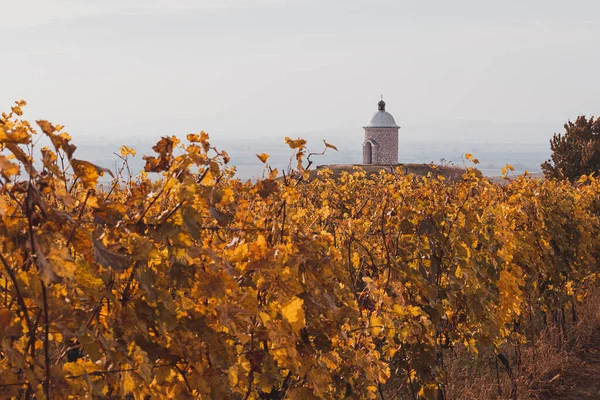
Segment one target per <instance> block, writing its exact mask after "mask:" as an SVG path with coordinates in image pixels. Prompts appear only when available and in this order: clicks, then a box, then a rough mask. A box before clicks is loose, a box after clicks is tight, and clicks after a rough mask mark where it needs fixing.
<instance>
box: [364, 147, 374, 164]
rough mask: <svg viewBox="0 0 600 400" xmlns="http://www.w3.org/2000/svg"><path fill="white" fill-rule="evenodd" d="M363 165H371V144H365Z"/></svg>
mask: <svg viewBox="0 0 600 400" xmlns="http://www.w3.org/2000/svg"><path fill="white" fill-rule="evenodd" d="M365 164H373V145H372V144H371V142H366V143H365Z"/></svg>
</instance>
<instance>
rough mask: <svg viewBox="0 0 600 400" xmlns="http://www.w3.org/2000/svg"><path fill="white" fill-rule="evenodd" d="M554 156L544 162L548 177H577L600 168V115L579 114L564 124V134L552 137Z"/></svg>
mask: <svg viewBox="0 0 600 400" xmlns="http://www.w3.org/2000/svg"><path fill="white" fill-rule="evenodd" d="M550 149H551V150H552V156H551V160H548V161H546V162H544V163H543V164H542V170H543V171H544V175H545V176H546V177H548V178H557V179H568V180H570V181H576V180H577V179H579V177H580V176H581V175H589V174H592V173H598V171H600V119H594V117H591V118H590V119H589V120H588V119H587V118H586V117H585V116H583V115H582V116H579V117H577V120H576V121H575V122H574V123H573V122H571V121H569V122H568V123H566V124H565V133H564V134H560V133H559V134H554V136H553V137H552V139H551V140H550Z"/></svg>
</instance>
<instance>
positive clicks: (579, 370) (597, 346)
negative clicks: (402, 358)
mask: <svg viewBox="0 0 600 400" xmlns="http://www.w3.org/2000/svg"><path fill="white" fill-rule="evenodd" d="M567 314H568V315H567V316H566V318H565V322H564V324H554V323H552V324H548V326H547V327H545V325H544V324H543V322H542V321H537V322H536V323H535V324H533V323H530V324H529V325H528V326H523V327H522V329H524V330H525V331H527V330H528V329H529V331H530V332H531V331H532V330H535V331H536V332H539V333H538V334H537V335H536V337H537V339H536V340H535V342H533V343H527V344H525V345H518V346H517V345H510V346H503V348H502V356H503V357H505V360H506V364H505V363H503V362H502V361H501V360H500V359H499V358H498V357H497V356H496V354H494V352H493V351H491V350H489V351H484V350H483V349H480V354H479V356H474V355H473V354H472V353H470V352H468V351H466V350H465V349H464V348H454V349H452V350H449V351H447V352H446V353H445V354H444V364H445V378H444V379H443V380H444V382H445V397H446V399H448V400H487V399H519V400H521V399H523V400H526V399H527V400H529V399H531V400H533V399H536V400H538V399H539V400H541V399H567V400H575V399H578V400H584V399H600V288H598V289H596V290H595V291H593V292H592V293H591V294H590V295H589V296H588V297H587V298H586V299H585V300H584V302H583V303H582V304H580V305H579V306H578V307H577V314H578V315H577V318H576V320H575V321H574V320H573V316H572V314H570V313H567ZM533 325H535V326H533ZM507 367H508V368H507ZM401 375H402V376H401ZM405 379H406V377H405V376H404V374H403V373H402V372H400V375H399V376H397V377H396V379H394V377H392V379H391V381H390V382H389V384H388V385H387V388H386V390H385V394H384V395H385V397H384V398H385V399H386V400H388V399H413V396H412V395H411V393H410V391H409V390H408V387H407V386H406V384H405V383H404V382H406V381H405Z"/></svg>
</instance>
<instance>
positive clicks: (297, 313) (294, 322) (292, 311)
mask: <svg viewBox="0 0 600 400" xmlns="http://www.w3.org/2000/svg"><path fill="white" fill-rule="evenodd" d="M303 306H304V300H302V299H301V298H299V297H294V298H293V299H292V300H290V301H289V302H288V303H287V304H286V305H285V306H283V308H282V309H281V315H283V317H284V318H285V319H286V320H287V321H288V322H289V323H290V325H291V326H292V329H293V330H294V332H297V331H299V330H300V329H302V328H304V326H305V325H306V319H305V316H304V308H303Z"/></svg>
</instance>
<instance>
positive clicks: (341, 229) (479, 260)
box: [0, 103, 600, 399]
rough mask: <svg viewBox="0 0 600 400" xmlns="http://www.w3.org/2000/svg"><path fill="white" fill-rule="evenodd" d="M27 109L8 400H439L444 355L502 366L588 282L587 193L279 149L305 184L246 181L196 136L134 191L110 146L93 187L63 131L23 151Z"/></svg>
mask: <svg viewBox="0 0 600 400" xmlns="http://www.w3.org/2000/svg"><path fill="white" fill-rule="evenodd" d="M23 105H24V103H18V104H17V106H16V108H18V110H15V109H13V112H11V113H9V114H4V115H3V118H2V120H1V123H0V129H1V131H2V134H1V135H0V143H1V144H2V146H3V148H4V151H3V153H4V154H3V156H2V158H0V172H1V175H2V178H1V184H2V187H1V189H0V233H1V235H0V262H1V267H0V271H1V276H0V290H1V291H2V299H1V300H2V303H1V305H0V338H1V339H2V340H1V343H2V347H1V349H0V390H2V393H3V395H5V394H6V396H12V397H15V398H38V399H41V398H67V397H68V396H75V397H85V396H87V397H90V398H109V399H111V398H114V399H117V398H119V399H120V398H124V397H127V398H136V399H145V398H149V397H147V396H151V398H165V399H170V398H177V399H186V398H234V399H256V398H269V399H278V398H284V397H285V398H290V399H299V398H302V399H311V398H357V399H358V398H376V397H377V396H378V393H381V391H382V388H383V386H384V385H385V384H386V383H387V382H388V381H390V379H395V380H400V381H403V386H402V388H403V389H404V390H405V393H406V395H407V396H410V397H411V398H414V399H416V398H417V397H424V398H435V396H436V395H437V394H438V393H443V391H444V382H445V370H444V364H443V353H444V351H445V350H446V349H449V348H453V347H456V346H464V347H466V348H467V349H469V350H470V351H471V352H473V353H474V354H476V353H477V352H478V351H480V350H481V349H483V348H491V349H493V350H494V351H495V352H496V353H497V354H498V355H499V356H501V355H502V351H503V349H504V347H505V346H506V345H507V344H509V343H519V342H524V341H527V340H533V339H534V338H535V335H536V332H521V331H520V330H519V322H520V321H521V320H522V319H524V318H540V317H541V316H544V315H546V314H547V313H551V312H552V311H553V310H560V309H564V308H566V307H570V306H571V305H573V304H575V303H577V302H578V301H579V300H581V298H582V297H583V296H585V293H586V292H585V289H586V284H587V282H590V281H594V280H595V279H596V277H597V273H598V263H597V260H598V255H599V252H600V243H599V242H598V240H597V237H598V235H599V234H600V220H599V215H600V182H599V181H597V180H596V178H594V177H590V178H587V177H586V178H582V179H581V180H580V181H579V182H577V183H576V184H574V185H573V184H570V183H568V182H559V181H545V182H540V181H535V180H529V179H527V178H523V177H519V178H516V179H514V180H512V181H510V182H508V183H507V184H506V185H505V186H500V185H495V184H493V183H490V182H488V181H487V180H486V179H484V178H481V177H480V176H479V175H478V174H477V173H476V171H475V170H473V169H469V170H467V171H466V172H465V174H464V176H463V178H462V180H460V181H459V182H455V183H451V184H450V183H446V182H444V180H443V178H442V177H436V176H434V175H429V176H427V177H424V178H422V179H415V178H414V177H412V176H406V175H403V174H402V173H401V171H400V170H398V171H397V172H396V173H394V174H390V173H385V172H382V173H381V174H380V175H379V176H375V177H372V178H370V179H368V178H366V177H365V174H364V172H361V171H357V172H355V173H353V174H349V173H344V174H343V175H342V177H341V178H340V179H339V180H332V179H329V178H328V175H329V174H330V172H328V171H327V170H322V171H320V172H319V174H320V178H321V179H315V180H311V181H307V180H306V176H307V171H306V165H307V164H308V165H310V160H309V157H310V154H312V153H310V154H309V155H308V156H307V158H306V159H305V158H304V157H305V155H306V154H307V150H306V148H305V145H306V143H305V142H304V141H303V140H300V139H298V140H291V139H286V140H287V143H288V144H289V146H290V148H291V149H293V152H294V155H293V157H295V159H296V161H297V165H298V168H296V169H295V170H290V171H288V173H287V174H285V178H284V179H282V180H277V179H275V178H276V176H277V174H278V173H277V171H276V170H271V169H270V168H269V167H268V166H267V167H266V168H267V171H268V176H267V177H266V178H265V179H263V180H259V181H257V182H242V181H239V180H237V179H234V178H233V169H231V168H229V167H227V166H226V162H227V161H228V157H227V155H226V153H224V152H222V151H218V150H217V149H215V148H213V147H212V146H211V145H210V143H209V138H208V135H207V134H205V133H201V134H198V135H196V134H191V135H188V136H187V141H188V142H187V143H181V142H179V140H178V139H177V138H174V137H165V138H162V139H161V140H160V141H159V143H158V144H157V145H156V146H155V147H154V150H155V152H156V155H155V156H147V157H145V160H146V171H142V172H141V173H140V174H139V175H136V176H131V175H130V174H128V172H127V171H128V167H127V159H128V157H131V156H134V155H135V154H134V152H133V151H132V150H131V149H129V148H127V147H123V148H122V149H121V153H120V156H121V157H122V159H123V166H122V167H121V168H120V170H119V171H116V173H115V174H114V175H115V178H114V179H113V181H112V183H111V185H110V186H109V187H108V188H106V189H103V188H99V187H98V186H97V185H96V184H95V182H96V181H97V179H98V176H99V175H100V174H101V173H104V172H107V171H105V170H104V169H102V168H100V167H98V166H95V165H93V164H91V163H88V162H85V161H80V160H77V159H76V158H74V152H75V146H73V145H72V144H71V142H70V137H69V136H68V135H67V134H66V133H57V132H60V131H61V130H62V128H61V129H59V127H56V126H52V125H51V124H49V123H47V122H44V121H38V125H39V126H40V128H41V129H42V133H43V134H44V135H46V136H49V138H50V140H51V142H52V144H53V147H54V149H53V150H52V149H50V148H42V149H40V150H39V153H36V148H35V145H34V144H35V143H36V142H37V140H33V139H32V138H34V136H35V135H37V134H38V133H37V132H36V131H35V130H34V128H33V127H32V126H31V125H30V124H29V123H27V122H26V121H24V120H22V119H21V118H20V116H21V107H22V106H23ZM17 111H19V112H17ZM57 137H59V138H60V140H59V139H57ZM326 146H327V148H333V146H331V145H328V144H327V143H326ZM176 149H177V150H178V151H177V154H175V150H176ZM258 157H259V159H260V160H261V161H262V162H264V163H266V162H267V160H268V156H267V155H266V154H261V155H258ZM34 158H35V160H36V162H35V163H34ZM73 161H75V163H73ZM147 172H157V173H160V174H161V177H160V178H159V179H155V180H152V179H150V178H149V176H148V174H147Z"/></svg>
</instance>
